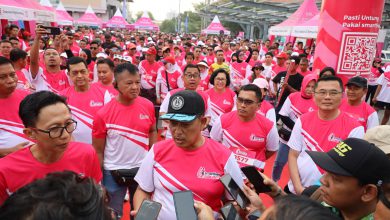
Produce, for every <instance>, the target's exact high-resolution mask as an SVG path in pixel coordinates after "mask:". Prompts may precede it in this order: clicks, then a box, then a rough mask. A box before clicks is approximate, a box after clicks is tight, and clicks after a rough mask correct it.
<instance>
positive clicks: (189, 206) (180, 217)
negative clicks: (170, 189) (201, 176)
mask: <svg viewBox="0 0 390 220" xmlns="http://www.w3.org/2000/svg"><path fill="white" fill-rule="evenodd" d="M173 201H174V204H175V210H176V218H177V220H197V219H198V215H197V214H196V210H195V207H194V196H193V195H192V191H190V190H185V191H179V192H174V193H173Z"/></svg>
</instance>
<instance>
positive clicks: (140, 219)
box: [135, 199, 162, 220]
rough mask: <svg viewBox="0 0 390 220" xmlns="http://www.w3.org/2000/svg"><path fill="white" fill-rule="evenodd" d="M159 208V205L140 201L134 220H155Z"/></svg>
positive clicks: (148, 201)
mask: <svg viewBox="0 0 390 220" xmlns="http://www.w3.org/2000/svg"><path fill="white" fill-rule="evenodd" d="M161 207H162V205H161V203H158V202H155V201H151V200H147V199H145V200H144V201H142V204H141V207H140V208H139V210H138V213H137V215H136V216H135V220H156V219H157V217H158V214H159V213H160V210H161Z"/></svg>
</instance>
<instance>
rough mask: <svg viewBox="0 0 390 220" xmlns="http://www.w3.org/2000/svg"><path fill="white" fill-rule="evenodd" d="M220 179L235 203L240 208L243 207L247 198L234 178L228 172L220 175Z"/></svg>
mask: <svg viewBox="0 0 390 220" xmlns="http://www.w3.org/2000/svg"><path fill="white" fill-rule="evenodd" d="M220 181H221V182H222V184H223V186H224V187H225V189H226V190H227V191H228V192H229V194H230V195H231V196H232V197H233V199H234V200H236V202H237V204H238V205H239V206H240V207H241V208H242V209H245V207H246V206H247V205H248V204H249V199H248V198H247V197H246V195H245V194H244V192H243V191H242V190H241V188H240V187H239V186H238V185H237V183H236V182H235V181H234V179H233V178H232V177H231V176H230V175H229V174H226V175H224V176H222V177H221V179H220Z"/></svg>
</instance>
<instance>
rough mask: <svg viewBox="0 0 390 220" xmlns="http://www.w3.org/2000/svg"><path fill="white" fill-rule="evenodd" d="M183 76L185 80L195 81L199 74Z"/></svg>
mask: <svg viewBox="0 0 390 220" xmlns="http://www.w3.org/2000/svg"><path fill="white" fill-rule="evenodd" d="M184 76H185V77H186V78H187V79H197V78H199V74H184Z"/></svg>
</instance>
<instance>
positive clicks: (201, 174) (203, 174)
mask: <svg viewBox="0 0 390 220" xmlns="http://www.w3.org/2000/svg"><path fill="white" fill-rule="evenodd" d="M196 176H197V177H198V178H200V179H210V180H218V179H220V177H221V174H219V173H217V172H207V171H206V168H204V167H199V170H198V172H197V173H196Z"/></svg>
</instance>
